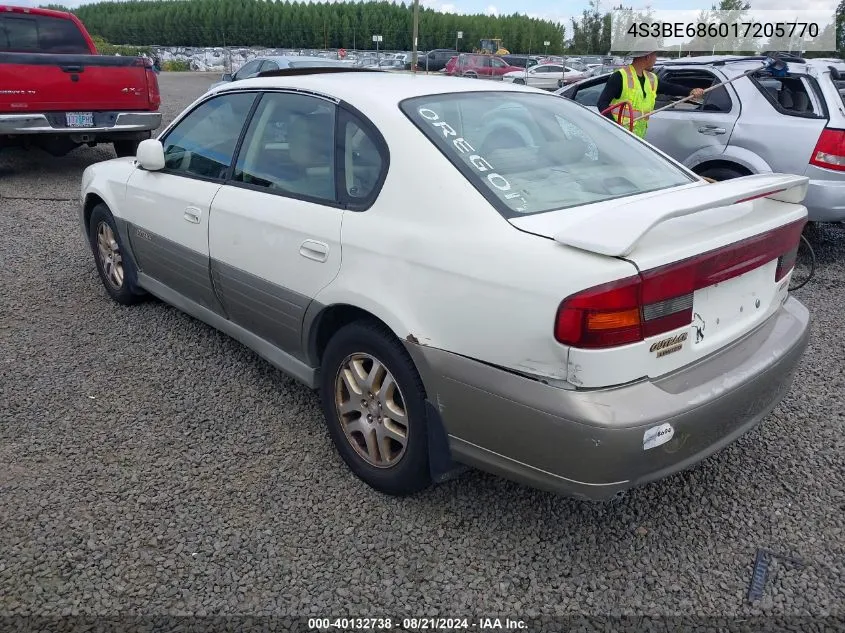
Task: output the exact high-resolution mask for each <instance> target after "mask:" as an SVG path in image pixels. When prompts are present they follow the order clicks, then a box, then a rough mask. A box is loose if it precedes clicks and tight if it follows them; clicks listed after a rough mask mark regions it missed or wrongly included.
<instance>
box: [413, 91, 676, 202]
mask: <svg viewBox="0 0 845 633" xmlns="http://www.w3.org/2000/svg"><path fill="white" fill-rule="evenodd" d="M400 107H401V109H402V111H403V112H404V113H405V114H406V115H407V116H408V117H409V118H410V119H411V120H412V121H413V122H414V123H415V124H416V125H417V126H418V127H419V128H420V129H421V130H422V132H423V133H424V134H425V135H426V136H427V137H428V139H429V140H430V141H431V142H432V143H434V144H435V145H436V146H437V147H438V148H439V149H440V150H441V151H442V152H443V153H444V154H445V155H446V157H447V158H448V159H449V160H450V161H451V162H452V164H454V165H455V167H457V168H458V169H459V170H460V171H461V172H462V173H463V174H464V176H465V177H466V178H467V179H468V180H469V181H470V182H471V183H472V184H473V185H474V186H475V187H476V188H477V189H478V190H479V191H480V192H481V193H482V194H483V195H484V196H485V197H486V198H487V199H488V200H489V201H490V202H491V203H492V204H493V205H494V206H495V207H496V208H497V209H498V210H499V212H500V213H502V214H503V215H505V216H506V217H515V216H520V215H528V214H535V213H543V212H545V211H552V210H555V209H566V208H570V207H576V206H579V205H583V204H589V203H593V202H600V201H602V200H610V199H614V198H622V197H626V196H631V195H635V194H639V193H645V192H649V191H657V190H660V189H667V188H669V187H676V186H679V185H685V184H688V183H690V182H692V181H693V178H692V176H690V175H689V174H688V173H687V172H685V171H683V170H681V169H679V168H678V167H676V166H675V165H674V164H672V163H670V162H669V161H667V160H666V159H665V158H664V157H663V156H661V155H660V154H658V153H657V152H656V151H654V150H653V149H651V147H650V146H649V145H647V144H645V143H643V142H641V141H639V140H638V139H637V138H636V137H634V136H632V135H630V134H627V133H626V132H625V131H623V130H622V129H620V128H619V126H618V125H617V124H616V123H612V122H611V121H609V120H608V119H606V118H605V117H603V116H600V115H598V114H596V113H594V112H592V111H591V110H588V109H587V108H583V107H581V106H580V105H578V104H576V103H573V102H572V101H569V100H567V99H562V98H560V97H557V96H555V95H551V94H549V95H545V94H532V93H521V92H504V91H499V92H465V93H458V94H455V93H450V94H440V95H427V96H424V97H414V98H412V99H406V100H405V101H403V102H402V103H401V105H400Z"/></svg>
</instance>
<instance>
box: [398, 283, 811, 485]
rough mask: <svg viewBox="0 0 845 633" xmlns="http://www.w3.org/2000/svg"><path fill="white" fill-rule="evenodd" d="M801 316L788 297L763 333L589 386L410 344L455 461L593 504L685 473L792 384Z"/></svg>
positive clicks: (805, 332) (805, 318) (804, 333)
mask: <svg viewBox="0 0 845 633" xmlns="http://www.w3.org/2000/svg"><path fill="white" fill-rule="evenodd" d="M809 322H810V318H809V313H808V311H807V309H806V308H805V307H804V306H803V305H802V304H801V303H799V302H798V301H797V300H795V299H793V298H789V299H788V300H787V301H786V302H785V303H784V305H783V306H782V307H781V308H780V309H779V310H778V312H777V313H776V314H775V315H773V316H772V317H771V318H770V319H769V320H768V321H767V322H766V323H765V324H764V325H762V326H761V327H760V328H758V329H757V330H755V331H754V332H752V333H751V334H749V335H748V336H746V337H745V338H744V339H742V340H740V341H738V342H736V343H735V344H733V345H732V346H731V347H729V348H727V349H724V350H721V351H720V352H718V353H717V354H714V355H713V356H711V357H709V358H707V359H706V360H704V361H702V362H700V363H697V364H696V365H694V366H692V367H689V368H687V369H684V370H681V371H680V372H677V373H675V374H673V375H670V376H667V377H664V378H661V379H658V380H655V381H648V380H645V381H641V382H637V383H634V384H629V385H625V386H622V387H618V388H611V389H604V390H593V391H570V390H564V389H560V388H557V387H552V386H549V385H546V384H544V383H541V382H538V381H536V380H532V379H529V378H524V377H521V376H518V375H516V374H514V373H511V372H508V371H504V370H501V369H498V368H494V367H491V366H489V365H485V364H483V363H479V362H477V361H473V360H470V359H467V358H465V357H461V356H456V355H454V354H450V353H448V352H443V351H440V350H435V349H432V348H428V347H423V346H419V345H413V344H410V343H409V344H407V345H408V348H409V351H410V352H411V354H412V356H413V357H414V360H415V361H416V363H417V366H418V368H419V370H420V373H421V375H422V378H423V380H424V382H425V385H426V389H427V391H428V396H429V399H430V400H431V402H432V403H433V404H434V406H435V408H439V411H440V414H441V417H442V419H443V423H444V426H445V427H446V432H447V433H448V435H449V440H450V448H451V451H452V457H453V459H455V461H458V462H463V463H465V464H468V465H471V466H475V467H478V468H480V469H482V470H487V471H489V472H493V473H495V474H498V475H500V476H503V477H506V478H508V479H512V480H516V481H519V482H522V483H525V484H528V485H530V486H533V487H536V488H540V489H545V490H550V491H552V492H557V493H562V494H565V495H570V496H575V497H581V498H586V499H593V500H600V499H606V498H610V497H612V496H614V495H616V494H617V493H619V492H621V491H624V490H626V489H628V488H631V487H634V486H639V485H641V484H644V483H647V482H650V481H654V480H657V479H662V478H664V477H666V476H668V475H671V474H673V473H676V472H678V471H681V470H684V469H686V468H689V467H690V466H692V465H693V464H695V463H697V462H699V461H701V460H702V459H705V458H706V457H708V456H710V455H712V454H713V453H716V452H717V451H719V450H721V449H722V448H724V447H725V446H727V445H729V444H730V443H732V442H733V441H735V440H736V439H738V438H739V437H740V436H741V435H743V434H744V433H746V432H747V431H749V430H751V429H752V428H753V427H755V426H756V425H757V424H758V423H759V422H760V421H761V420H762V419H763V418H764V417H765V416H766V415H768V414H769V413H770V412H771V411H772V409H774V408H775V406H776V405H777V404H778V402H780V400H781V399H782V398H783V396H784V395H785V394H786V392H787V391H788V390H789V388H790V386H791V384H792V381H793V377H794V374H795V371H796V368H797V367H798V365H799V362H800V360H801V358H802V356H803V353H804V350H805V348H806V346H807V341H808V337H809ZM666 424H668V425H671V429H672V433H673V435H672V436H671V440H670V441H668V442H666V443H664V444H662V445H659V446H656V447H650V448H647V449H646V448H645V447H644V436H645V434H646V432H647V431H651V432H654V431H655V430H656V427H660V426H661V425H666ZM666 428H668V427H666Z"/></svg>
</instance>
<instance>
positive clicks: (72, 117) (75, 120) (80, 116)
mask: <svg viewBox="0 0 845 633" xmlns="http://www.w3.org/2000/svg"><path fill="white" fill-rule="evenodd" d="M65 120H66V121H67V126H68V127H94V113H93V112H68V113H66V114H65Z"/></svg>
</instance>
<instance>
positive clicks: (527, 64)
mask: <svg viewBox="0 0 845 633" xmlns="http://www.w3.org/2000/svg"><path fill="white" fill-rule="evenodd" d="M502 59H503V60H504V61H505V63H507V64H508V65H510V66H519V67H520V68H531V67H532V66H536V65H537V64H539V63H541V61H542V57H538V56H536V55H502Z"/></svg>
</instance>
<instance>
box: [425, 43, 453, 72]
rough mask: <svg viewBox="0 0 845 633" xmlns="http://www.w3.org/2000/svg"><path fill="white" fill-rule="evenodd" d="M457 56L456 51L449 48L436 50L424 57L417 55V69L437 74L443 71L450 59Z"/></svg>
mask: <svg viewBox="0 0 845 633" xmlns="http://www.w3.org/2000/svg"><path fill="white" fill-rule="evenodd" d="M456 55H458V51H456V50H454V49H451V48H436V49H434V50H431V51H428V52H427V53H425V54H424V55H417V67H418V68H420V69H422V70H428V71H432V72H437V71H440V70H443V69H444V68H445V67H446V64H447V63H448V62H449V60H450V59H452V57H455V56H456Z"/></svg>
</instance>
